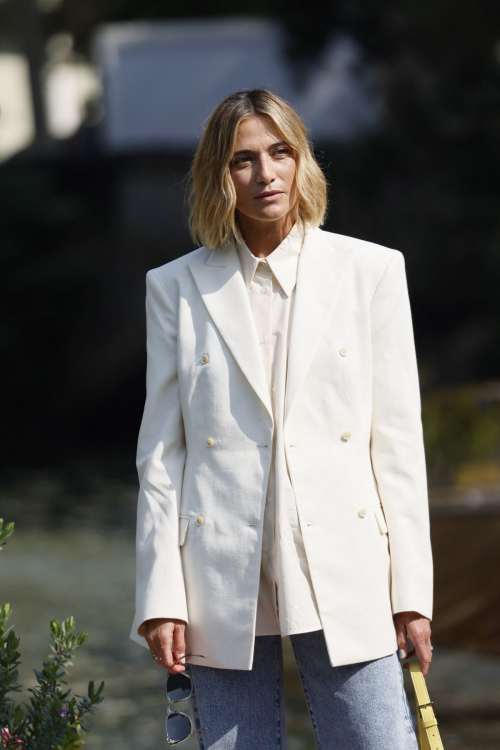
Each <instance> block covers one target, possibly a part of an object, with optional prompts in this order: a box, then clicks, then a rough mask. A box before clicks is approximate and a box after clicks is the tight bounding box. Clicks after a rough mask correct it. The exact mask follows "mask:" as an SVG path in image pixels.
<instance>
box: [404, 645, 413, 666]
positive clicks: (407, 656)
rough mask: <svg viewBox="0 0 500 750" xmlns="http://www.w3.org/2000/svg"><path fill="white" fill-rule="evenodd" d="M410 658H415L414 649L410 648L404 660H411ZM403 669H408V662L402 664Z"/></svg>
mask: <svg viewBox="0 0 500 750" xmlns="http://www.w3.org/2000/svg"><path fill="white" fill-rule="evenodd" d="M412 656H415V649H414V648H412V649H410V651H408V653H407V655H406V658H407V659H411V657H412ZM403 669H410V666H409V662H406V664H403Z"/></svg>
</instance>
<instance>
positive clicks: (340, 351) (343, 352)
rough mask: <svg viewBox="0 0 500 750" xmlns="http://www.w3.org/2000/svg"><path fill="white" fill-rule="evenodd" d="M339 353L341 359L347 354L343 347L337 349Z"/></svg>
mask: <svg viewBox="0 0 500 750" xmlns="http://www.w3.org/2000/svg"><path fill="white" fill-rule="evenodd" d="M339 353H340V354H341V355H342V356H343V357H345V355H346V354H347V349H346V348H345V346H343V347H342V349H339Z"/></svg>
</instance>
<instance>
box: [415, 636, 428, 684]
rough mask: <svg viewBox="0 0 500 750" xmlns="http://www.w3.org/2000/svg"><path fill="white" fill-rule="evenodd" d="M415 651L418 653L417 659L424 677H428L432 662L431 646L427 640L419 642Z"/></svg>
mask: <svg viewBox="0 0 500 750" xmlns="http://www.w3.org/2000/svg"><path fill="white" fill-rule="evenodd" d="M415 650H416V652H417V658H418V660H419V662H420V669H421V670H422V674H423V676H424V677H426V675H427V672H428V671H429V665H430V663H431V661H432V651H431V644H430V643H429V641H428V640H427V639H425V640H421V641H417V643H415Z"/></svg>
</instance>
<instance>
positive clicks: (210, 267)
mask: <svg viewBox="0 0 500 750" xmlns="http://www.w3.org/2000/svg"><path fill="white" fill-rule="evenodd" d="M188 265H189V268H190V269H191V273H192V274H193V277H194V280H195V282H196V285H197V287H198V290H199V292H200V294H201V297H202V299H203V302H204V303H205V305H206V308H207V310H208V312H209V313H210V316H211V318H212V320H213V322H214V323H215V325H216V326H217V328H218V330H219V332H220V334H221V336H222V338H223V339H224V341H225V342H226V344H227V346H228V348H229V350H230V351H231V353H232V355H233V357H234V358H235V360H236V362H237V363H238V365H239V367H240V368H241V370H242V372H243V374H244V375H245V376H246V378H247V380H248V382H249V383H250V385H251V386H252V388H253V389H254V391H255V392H256V394H257V395H258V397H259V398H260V400H261V401H262V403H263V404H264V406H265V407H266V409H267V410H268V412H269V414H270V416H271V419H273V410H272V405H271V396H270V394H269V386H268V383H267V378H266V373H265V370H264V364H263V362H262V355H261V353H260V349H259V344H258V342H257V333H256V330H255V323H254V320H253V316H252V310H251V307H250V302H249V299H248V292H247V289H246V287H245V282H244V281H243V274H242V272H241V264H240V259H239V256H238V251H237V250H236V246H235V245H234V243H231V244H229V245H228V246H227V247H223V248H220V249H214V250H212V252H211V253H210V255H209V257H208V259H207V260H206V262H205V263H196V262H194V261H193V262H190V263H188Z"/></svg>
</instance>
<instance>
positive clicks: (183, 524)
mask: <svg viewBox="0 0 500 750" xmlns="http://www.w3.org/2000/svg"><path fill="white" fill-rule="evenodd" d="M188 526H189V516H179V547H182V545H183V544H184V542H185V540H186V532H187V529H188Z"/></svg>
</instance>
